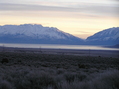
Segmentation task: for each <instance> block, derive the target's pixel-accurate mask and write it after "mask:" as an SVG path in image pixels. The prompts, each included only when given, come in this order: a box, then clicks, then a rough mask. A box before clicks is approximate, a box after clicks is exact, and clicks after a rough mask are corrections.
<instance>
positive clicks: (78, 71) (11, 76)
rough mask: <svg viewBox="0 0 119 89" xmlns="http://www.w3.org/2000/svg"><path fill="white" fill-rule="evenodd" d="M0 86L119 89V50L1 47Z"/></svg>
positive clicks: (10, 88)
mask: <svg viewBox="0 0 119 89" xmlns="http://www.w3.org/2000/svg"><path fill="white" fill-rule="evenodd" d="M0 89H119V54H118V51H104V50H101V51H100V50H68V49H22V48H0Z"/></svg>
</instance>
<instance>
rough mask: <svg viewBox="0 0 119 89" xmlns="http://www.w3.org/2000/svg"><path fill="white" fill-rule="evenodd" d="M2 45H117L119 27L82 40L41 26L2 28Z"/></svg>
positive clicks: (0, 37)
mask: <svg viewBox="0 0 119 89" xmlns="http://www.w3.org/2000/svg"><path fill="white" fill-rule="evenodd" d="M0 42H1V43H32V44H69V45H116V44H119V27H113V28H108V29H105V30H102V31H99V32H97V33H95V34H94V35H92V36H89V37H87V39H85V40H84V39H81V38H78V37H76V36H73V35H71V34H69V33H66V32H63V31H60V30H59V29H57V28H55V27H44V26H42V25H39V24H21V25H3V26H0Z"/></svg>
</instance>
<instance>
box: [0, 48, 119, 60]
mask: <svg viewBox="0 0 119 89" xmlns="http://www.w3.org/2000/svg"><path fill="white" fill-rule="evenodd" d="M0 52H17V53H39V54H58V55H75V56H91V57H113V58H119V51H118V50H91V49H89V50H86V49H56V48H54V49H53V48H17V47H0Z"/></svg>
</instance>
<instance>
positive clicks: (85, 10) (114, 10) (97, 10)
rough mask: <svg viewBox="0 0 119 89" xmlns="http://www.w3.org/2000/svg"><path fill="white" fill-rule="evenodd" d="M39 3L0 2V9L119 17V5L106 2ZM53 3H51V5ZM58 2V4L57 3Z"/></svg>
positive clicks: (92, 16)
mask: <svg viewBox="0 0 119 89" xmlns="http://www.w3.org/2000/svg"><path fill="white" fill-rule="evenodd" d="M39 4H40V5H31V4H10V3H0V11H37V12H40V11H47V12H59V13H60V12H61V13H64V14H67V13H72V14H75V16H77V17H79V16H81V17H90V18H97V17H98V18H99V17H103V16H104V17H106V16H107V17H118V18H119V12H118V9H119V6H117V5H115V6H113V5H107V4H98V3H97V4H95V3H84V2H77V3H76V2H73V3H70V2H69V3H65V2H63V3H62V2H60V3H59V2H55V3H52V2H49V3H43V2H42V3H40V2H39ZM52 4H53V5H52ZM58 4H59V5H58ZM78 15H79V16H78Z"/></svg>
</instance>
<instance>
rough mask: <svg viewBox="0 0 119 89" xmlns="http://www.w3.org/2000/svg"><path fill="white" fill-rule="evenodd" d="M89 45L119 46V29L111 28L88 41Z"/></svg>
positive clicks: (96, 34)
mask: <svg viewBox="0 0 119 89" xmlns="http://www.w3.org/2000/svg"><path fill="white" fill-rule="evenodd" d="M86 42H87V44H92V45H115V44H119V27H113V28H109V29H106V30H103V31H100V32H98V33H95V34H94V35H92V36H90V37H88V38H87V39H86Z"/></svg>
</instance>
